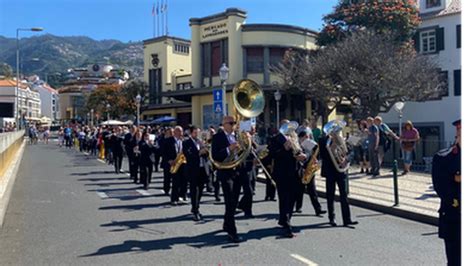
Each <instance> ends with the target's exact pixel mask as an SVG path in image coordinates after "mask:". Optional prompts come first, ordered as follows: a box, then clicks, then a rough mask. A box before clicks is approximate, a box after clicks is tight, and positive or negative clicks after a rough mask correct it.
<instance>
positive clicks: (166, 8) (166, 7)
mask: <svg viewBox="0 0 474 266" xmlns="http://www.w3.org/2000/svg"><path fill="white" fill-rule="evenodd" d="M165 10H166V35H168V33H169V32H168V0H166V4H165Z"/></svg>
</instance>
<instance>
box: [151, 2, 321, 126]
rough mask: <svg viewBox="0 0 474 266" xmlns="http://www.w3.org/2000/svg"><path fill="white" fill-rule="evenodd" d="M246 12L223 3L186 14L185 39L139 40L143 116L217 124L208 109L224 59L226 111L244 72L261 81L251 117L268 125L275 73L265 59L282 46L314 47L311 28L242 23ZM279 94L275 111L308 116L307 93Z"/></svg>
mask: <svg viewBox="0 0 474 266" xmlns="http://www.w3.org/2000/svg"><path fill="white" fill-rule="evenodd" d="M246 18H247V12H245V11H243V10H241V9H237V8H229V9H227V10H226V11H225V12H222V13H218V14H212V15H210V16H206V17H203V18H191V19H190V20H189V24H190V27H191V32H192V33H191V40H186V39H181V38H177V37H171V36H162V37H158V38H153V39H149V40H145V41H144V70H145V75H144V77H145V82H147V83H148V86H149V99H150V102H149V104H148V105H147V106H145V107H144V110H143V112H142V114H143V119H145V120H146V119H152V118H157V117H161V116H165V115H171V116H174V117H176V118H177V122H178V124H180V125H182V126H187V125H189V124H194V125H198V126H201V127H207V126H209V125H215V126H216V125H218V124H219V123H220V121H221V119H220V118H221V116H220V114H216V112H215V110H214V106H213V90H215V89H219V88H222V85H221V81H220V78H219V69H220V68H221V66H222V64H223V63H226V65H227V67H228V68H229V78H228V80H227V84H228V85H227V88H226V91H227V97H226V101H227V110H228V113H229V114H230V115H233V114H234V105H233V101H232V100H231V99H232V93H231V91H232V88H233V86H234V84H236V83H237V82H238V81H240V80H241V79H245V78H249V79H252V80H254V81H255V82H257V83H258V84H259V85H260V86H261V88H262V90H263V91H264V97H265V101H266V104H265V110H264V112H263V114H261V115H260V116H259V117H258V118H257V119H256V120H257V123H259V124H260V125H265V126H266V127H269V126H271V125H273V126H274V125H275V124H276V112H275V110H276V102H275V99H274V92H275V90H276V88H275V86H274V85H273V84H274V83H275V82H277V81H278V77H277V76H276V75H273V74H271V73H270V65H272V64H277V63H278V62H280V61H281V60H282V59H283V56H284V54H285V51H286V50H288V49H298V50H313V49H316V45H315V43H316V35H317V32H316V31H313V30H310V29H306V28H302V27H297V26H291V25H280V24H247V23H245V20H246ZM282 94H283V97H282V99H281V101H280V111H281V117H289V118H294V119H297V120H302V119H303V118H307V117H309V116H311V111H312V108H313V106H312V103H311V100H310V99H305V97H304V95H289V94H286V93H285V92H282ZM224 108H225V107H224Z"/></svg>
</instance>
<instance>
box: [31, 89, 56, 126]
mask: <svg viewBox="0 0 474 266" xmlns="http://www.w3.org/2000/svg"><path fill="white" fill-rule="evenodd" d="M33 88H34V89H35V90H37V91H38V92H39V94H40V98H41V116H42V117H43V116H46V117H48V118H50V119H51V121H56V120H59V119H60V117H59V95H58V91H57V90H55V89H53V88H51V87H50V86H49V85H48V84H46V83H39V84H34V85H33Z"/></svg>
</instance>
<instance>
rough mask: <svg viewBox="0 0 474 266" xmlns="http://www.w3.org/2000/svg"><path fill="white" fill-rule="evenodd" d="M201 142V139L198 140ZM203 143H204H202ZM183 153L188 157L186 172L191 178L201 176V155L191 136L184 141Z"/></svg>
mask: <svg viewBox="0 0 474 266" xmlns="http://www.w3.org/2000/svg"><path fill="white" fill-rule="evenodd" d="M197 142H198V143H199V141H198V140H197ZM201 145H202V144H201ZM183 153H184V156H185V157H186V164H185V167H184V168H185V174H186V177H187V178H188V179H189V180H192V179H195V178H197V177H199V175H200V173H201V171H200V166H199V164H200V162H201V156H200V155H199V150H198V149H197V147H196V144H194V141H193V140H192V139H191V138H189V139H187V140H185V141H184V142H183Z"/></svg>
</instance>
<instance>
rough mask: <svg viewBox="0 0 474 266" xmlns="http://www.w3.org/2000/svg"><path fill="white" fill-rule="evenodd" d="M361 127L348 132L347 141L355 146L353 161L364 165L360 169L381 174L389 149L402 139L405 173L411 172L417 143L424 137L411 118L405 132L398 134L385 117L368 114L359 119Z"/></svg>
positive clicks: (404, 128)
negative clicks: (389, 125) (384, 121)
mask: <svg viewBox="0 0 474 266" xmlns="http://www.w3.org/2000/svg"><path fill="white" fill-rule="evenodd" d="M357 125H358V128H357V130H356V131H355V132H353V133H352V134H349V133H348V135H347V137H346V141H347V143H348V145H349V147H350V148H351V150H352V155H353V161H354V162H358V163H359V165H360V172H361V173H367V174H368V175H373V176H377V175H379V174H380V168H381V165H382V163H383V159H384V155H385V153H386V152H387V151H388V150H389V149H390V148H391V145H392V144H393V143H394V141H398V142H400V145H401V155H402V158H403V164H404V169H403V172H402V175H404V174H407V173H408V172H410V170H411V169H410V167H411V165H412V163H413V159H414V152H415V145H416V142H417V141H419V140H420V134H419V132H418V130H417V129H416V128H415V127H414V126H413V123H412V122H411V121H407V122H406V123H405V124H404V126H403V127H402V135H401V136H397V134H395V133H394V132H393V131H392V130H391V129H390V128H389V127H388V126H387V124H385V123H383V121H382V118H381V117H380V116H377V117H375V118H373V117H368V118H367V119H363V120H359V121H357Z"/></svg>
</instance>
